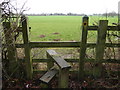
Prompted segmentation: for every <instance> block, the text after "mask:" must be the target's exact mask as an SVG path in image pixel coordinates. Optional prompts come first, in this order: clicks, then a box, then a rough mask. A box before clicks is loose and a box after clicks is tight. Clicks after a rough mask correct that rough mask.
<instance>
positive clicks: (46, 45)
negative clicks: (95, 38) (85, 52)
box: [2, 42, 120, 48]
mask: <svg viewBox="0 0 120 90" xmlns="http://www.w3.org/2000/svg"><path fill="white" fill-rule="evenodd" d="M53 44H54V45H53ZM80 44H81V42H74V43H73V42H66V43H65V42H64V44H63V42H57V44H56V42H51V43H50V42H49V43H48V42H36V43H34V42H33V43H32V44H31V43H30V44H29V46H30V47H31V48H62V47H63V48H78V47H80ZM2 45H4V46H6V45H5V44H2ZM15 46H16V48H24V46H25V45H24V44H15ZM95 46H96V43H87V47H95ZM105 46H106V47H115V48H117V47H120V44H118V43H112V44H111V43H106V44H105Z"/></svg>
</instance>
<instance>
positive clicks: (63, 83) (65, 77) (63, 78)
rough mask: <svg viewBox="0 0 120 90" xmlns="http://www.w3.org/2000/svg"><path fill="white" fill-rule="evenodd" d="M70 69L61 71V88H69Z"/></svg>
mask: <svg viewBox="0 0 120 90" xmlns="http://www.w3.org/2000/svg"><path fill="white" fill-rule="evenodd" d="M68 76H69V68H65V69H60V70H59V83H58V84H59V86H58V87H59V88H68V83H69V77H68Z"/></svg>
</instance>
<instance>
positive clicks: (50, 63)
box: [47, 53, 54, 70]
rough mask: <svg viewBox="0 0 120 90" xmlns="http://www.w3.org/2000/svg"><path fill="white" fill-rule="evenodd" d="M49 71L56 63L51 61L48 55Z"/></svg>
mask: <svg viewBox="0 0 120 90" xmlns="http://www.w3.org/2000/svg"><path fill="white" fill-rule="evenodd" d="M47 58H48V61H47V70H50V69H51V68H52V67H53V66H54V61H53V60H52V59H51V57H50V55H48V53H47Z"/></svg>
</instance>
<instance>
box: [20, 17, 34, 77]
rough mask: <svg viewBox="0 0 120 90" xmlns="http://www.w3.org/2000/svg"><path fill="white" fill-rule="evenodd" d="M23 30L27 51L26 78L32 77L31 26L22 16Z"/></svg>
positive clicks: (25, 49)
mask: <svg viewBox="0 0 120 90" xmlns="http://www.w3.org/2000/svg"><path fill="white" fill-rule="evenodd" d="M21 19H22V30H23V32H22V33H23V41H24V45H25V47H24V52H25V64H26V76H27V77H26V78H27V79H32V74H33V67H32V58H31V48H30V46H29V32H28V31H29V30H28V29H29V27H28V22H27V18H26V17H25V16H22V18H21Z"/></svg>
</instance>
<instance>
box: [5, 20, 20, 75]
mask: <svg viewBox="0 0 120 90" xmlns="http://www.w3.org/2000/svg"><path fill="white" fill-rule="evenodd" d="M3 27H4V34H5V41H6V45H7V51H8V60H9V62H8V63H9V64H8V65H9V67H8V70H9V75H10V76H13V77H18V76H19V74H18V73H16V71H18V66H17V64H18V62H17V51H16V47H15V42H14V41H15V40H14V31H13V30H12V29H11V28H10V22H3Z"/></svg>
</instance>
